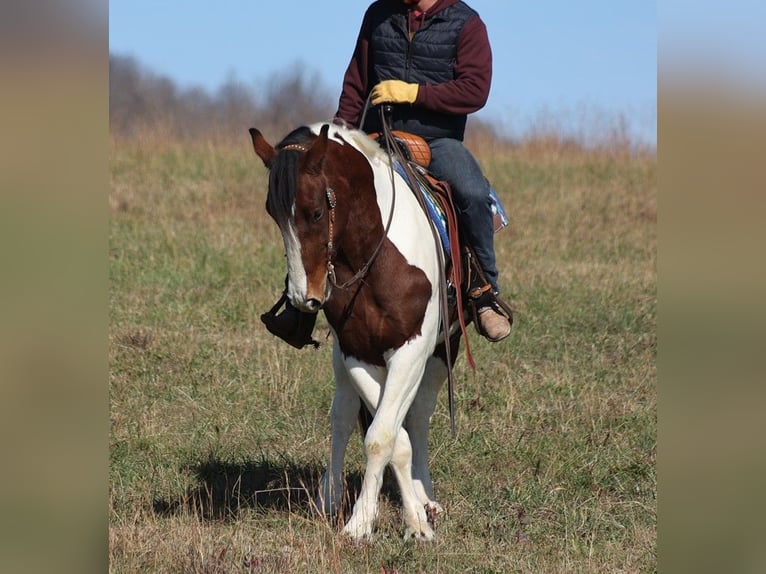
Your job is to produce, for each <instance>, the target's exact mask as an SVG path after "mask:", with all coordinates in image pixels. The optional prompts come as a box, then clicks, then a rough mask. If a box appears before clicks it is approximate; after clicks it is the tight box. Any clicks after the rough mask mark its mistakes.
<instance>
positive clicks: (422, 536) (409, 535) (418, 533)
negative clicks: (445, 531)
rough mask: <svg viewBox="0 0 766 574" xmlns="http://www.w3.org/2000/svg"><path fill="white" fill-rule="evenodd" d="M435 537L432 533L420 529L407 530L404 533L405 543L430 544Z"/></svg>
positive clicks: (430, 530)
mask: <svg viewBox="0 0 766 574" xmlns="http://www.w3.org/2000/svg"><path fill="white" fill-rule="evenodd" d="M435 537H436V535H435V534H434V531H433V530H432V529H431V528H430V527H428V528H421V529H419V530H412V529H409V528H408V529H407V530H406V531H405V533H404V540H405V541H410V542H411V541H414V542H431V541H433V539H434V538H435Z"/></svg>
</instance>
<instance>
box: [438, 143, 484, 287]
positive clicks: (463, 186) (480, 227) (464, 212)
mask: <svg viewBox="0 0 766 574" xmlns="http://www.w3.org/2000/svg"><path fill="white" fill-rule="evenodd" d="M428 143H429V145H430V146H431V156H432V158H431V167H429V171H430V172H431V174H432V175H433V176H434V177H436V178H438V179H442V180H445V181H446V182H447V183H449V184H450V186H451V187H452V197H453V200H454V202H455V207H456V208H457V211H458V217H459V219H460V221H459V222H458V223H459V225H460V229H461V232H462V234H463V237H464V238H465V240H466V241H467V242H468V243H469V244H470V245H471V247H472V248H473V250H474V252H475V253H476V259H477V261H478V263H479V265H480V266H481V268H482V270H483V271H484V275H486V277H487V280H488V281H489V283H490V285H492V289H493V290H494V291H495V292H498V291H499V289H498V287H497V275H498V273H497V265H496V263H495V245H494V234H495V229H494V224H493V222H492V207H491V205H492V202H491V200H490V197H489V182H488V181H487V178H486V177H484V174H483V173H482V171H481V167H480V166H479V164H478V162H477V161H476V159H475V158H474V157H473V155H471V152H469V151H468V149H467V148H466V147H465V146H464V145H463V142H461V141H458V140H456V139H451V138H437V139H433V140H431V141H429V142H428Z"/></svg>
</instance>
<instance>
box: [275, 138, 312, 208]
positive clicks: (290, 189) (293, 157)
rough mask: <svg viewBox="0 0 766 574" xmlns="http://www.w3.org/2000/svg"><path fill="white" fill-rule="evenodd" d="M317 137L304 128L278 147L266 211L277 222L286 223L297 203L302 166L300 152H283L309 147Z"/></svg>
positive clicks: (285, 139)
mask: <svg viewBox="0 0 766 574" xmlns="http://www.w3.org/2000/svg"><path fill="white" fill-rule="evenodd" d="M314 137H316V136H315V135H314V134H313V133H312V132H311V130H310V129H309V128H308V127H306V126H302V127H299V128H296V129H294V130H293V131H291V132H290V133H289V134H287V135H286V136H285V137H284V139H283V140H282V141H281V142H279V143H278V144H277V146H276V150H277V151H278V152H279V153H277V155H276V156H275V157H274V163H273V164H272V165H271V170H270V172H271V173H270V174H269V193H268V195H267V196H266V210H267V211H268V212H269V213H271V214H272V216H273V217H274V219H276V220H277V221H284V220H286V219H287V218H288V217H289V216H290V213H291V212H292V209H293V203H295V188H296V181H295V178H296V175H297V174H298V167H299V165H300V158H301V155H300V152H299V151H298V150H283V148H284V147H286V146H289V145H301V146H307V147H308V146H309V145H310V144H311V141H312V140H313V139H314Z"/></svg>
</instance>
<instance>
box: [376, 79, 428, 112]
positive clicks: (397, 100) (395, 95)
mask: <svg viewBox="0 0 766 574" xmlns="http://www.w3.org/2000/svg"><path fill="white" fill-rule="evenodd" d="M418 87H419V86H418V85H417V84H408V83H407V82H402V81H401V80H384V81H382V82H380V83H379V84H378V85H377V86H375V87H374V88H373V89H372V93H371V96H372V99H371V100H370V101H371V102H372V105H373V106H377V105H378V104H382V103H384V102H386V103H391V104H411V103H413V102H414V101H415V98H417V97H418Z"/></svg>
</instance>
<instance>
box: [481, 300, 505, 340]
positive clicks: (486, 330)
mask: <svg viewBox="0 0 766 574" xmlns="http://www.w3.org/2000/svg"><path fill="white" fill-rule="evenodd" d="M476 314H477V315H478V322H479V332H480V333H481V334H482V335H484V336H485V337H486V338H487V339H489V340H490V341H492V342H493V343H495V342H497V341H502V340H503V339H505V338H506V337H507V336H508V335H510V334H511V322H510V321H509V320H508V319H507V318H506V316H505V315H503V314H502V313H500V312H499V310H497V309H496V308H495V306H494V305H485V306H483V307H480V308H479V309H478V311H477V313H476Z"/></svg>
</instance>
